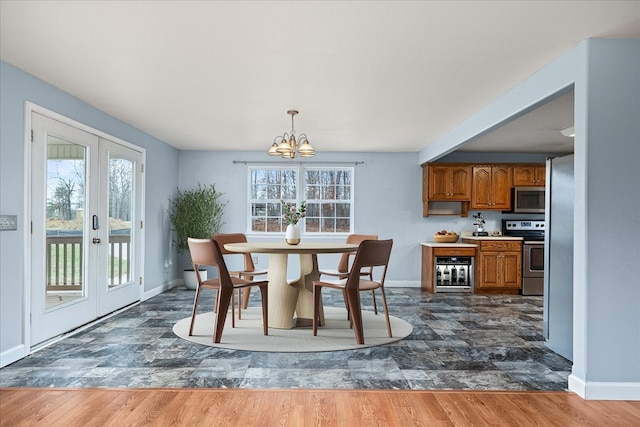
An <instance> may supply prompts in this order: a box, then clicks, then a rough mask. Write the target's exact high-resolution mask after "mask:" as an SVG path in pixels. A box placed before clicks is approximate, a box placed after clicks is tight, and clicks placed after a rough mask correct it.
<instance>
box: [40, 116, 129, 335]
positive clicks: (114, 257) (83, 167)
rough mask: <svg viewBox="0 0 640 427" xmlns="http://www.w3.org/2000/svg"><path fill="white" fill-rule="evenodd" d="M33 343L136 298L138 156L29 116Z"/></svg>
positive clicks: (64, 125) (71, 128) (69, 127)
mask: <svg viewBox="0 0 640 427" xmlns="http://www.w3.org/2000/svg"><path fill="white" fill-rule="evenodd" d="M31 124H32V129H33V131H32V147H31V171H32V174H31V187H32V188H31V228H32V232H31V267H30V268H31V329H30V337H31V339H30V344H31V345H36V344H39V343H42V342H44V341H46V340H48V339H50V338H53V337H56V336H58V335H60V334H63V333H65V332H68V331H70V330H72V329H74V328H76V327H78V326H81V325H84V324H86V323H88V322H91V321H92V320H95V319H97V318H99V317H101V316H104V315H106V314H109V313H111V312H113V311H115V310H117V309H119V308H122V307H124V306H126V305H129V304H131V303H133V302H135V301H138V300H139V299H140V294H141V280H142V279H141V277H142V274H141V271H142V270H141V266H142V250H141V249H142V244H141V241H140V240H141V239H140V235H141V227H142V222H141V219H142V218H141V213H142V152H141V151H137V150H135V149H133V148H132V147H129V146H125V145H122V144H118V143H116V142H113V141H110V140H108V139H105V138H102V137H100V136H97V135H94V134H92V133H90V132H88V131H85V130H82V129H79V128H76V127H74V126H72V125H70V124H67V123H63V122H61V121H58V120H55V119H52V118H49V117H46V116H43V115H41V114H38V113H36V112H33V113H32V116H31Z"/></svg>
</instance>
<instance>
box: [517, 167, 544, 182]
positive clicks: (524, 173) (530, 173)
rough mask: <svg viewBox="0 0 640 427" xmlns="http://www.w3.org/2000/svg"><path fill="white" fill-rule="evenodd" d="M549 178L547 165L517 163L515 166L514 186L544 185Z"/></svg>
mask: <svg viewBox="0 0 640 427" xmlns="http://www.w3.org/2000/svg"><path fill="white" fill-rule="evenodd" d="M546 180H547V168H546V166H545V165H516V166H514V167H513V186H514V187H544V186H545V183H546Z"/></svg>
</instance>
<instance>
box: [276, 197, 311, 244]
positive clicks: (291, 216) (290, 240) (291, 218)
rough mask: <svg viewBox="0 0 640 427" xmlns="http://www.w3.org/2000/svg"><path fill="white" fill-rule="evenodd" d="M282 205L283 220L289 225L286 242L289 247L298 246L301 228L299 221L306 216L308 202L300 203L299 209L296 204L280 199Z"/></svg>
mask: <svg viewBox="0 0 640 427" xmlns="http://www.w3.org/2000/svg"><path fill="white" fill-rule="evenodd" d="M280 204H282V219H283V221H284V222H286V223H287V230H286V232H285V241H286V242H287V244H289V245H297V244H298V243H300V227H298V221H300V220H301V219H302V218H304V217H305V215H306V212H307V202H302V203H300V207H297V206H296V204H295V203H287V202H285V201H284V199H280Z"/></svg>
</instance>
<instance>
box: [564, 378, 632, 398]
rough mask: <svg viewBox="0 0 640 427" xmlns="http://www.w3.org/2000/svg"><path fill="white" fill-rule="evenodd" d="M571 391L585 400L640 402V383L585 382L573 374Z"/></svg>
mask: <svg viewBox="0 0 640 427" xmlns="http://www.w3.org/2000/svg"><path fill="white" fill-rule="evenodd" d="M569 390H571V391H572V392H574V393H576V394H577V395H578V396H580V397H582V398H583V399H585V400H635V401H640V382H604V381H603V382H594V381H587V382H585V381H583V380H582V379H580V378H578V377H576V376H575V375H573V374H571V375H569Z"/></svg>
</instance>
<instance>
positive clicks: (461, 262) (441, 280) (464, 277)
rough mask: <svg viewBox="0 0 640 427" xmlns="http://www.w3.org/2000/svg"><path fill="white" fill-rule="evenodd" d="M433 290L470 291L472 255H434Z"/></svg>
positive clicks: (471, 283)
mask: <svg viewBox="0 0 640 427" xmlns="http://www.w3.org/2000/svg"><path fill="white" fill-rule="evenodd" d="M434 268H435V272H434V277H435V287H434V288H435V292H471V291H472V289H473V257H470V256H469V257H450V256H438V257H435V263H434Z"/></svg>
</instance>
